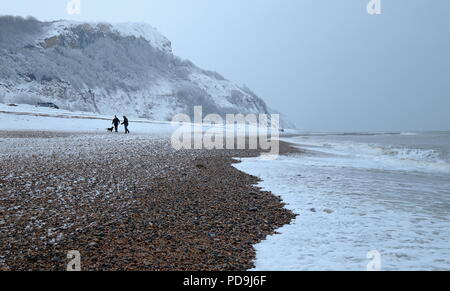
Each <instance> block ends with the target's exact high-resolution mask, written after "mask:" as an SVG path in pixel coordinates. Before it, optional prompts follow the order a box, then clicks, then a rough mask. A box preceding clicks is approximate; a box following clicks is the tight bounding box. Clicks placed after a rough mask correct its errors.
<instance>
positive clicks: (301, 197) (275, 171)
mask: <svg viewBox="0 0 450 291" xmlns="http://www.w3.org/2000/svg"><path fill="white" fill-rule="evenodd" d="M286 141H289V142H292V143H295V144H296V145H297V146H298V147H299V148H301V149H303V150H305V153H304V154H299V155H295V156H282V157H280V158H279V159H278V160H276V161H264V160H260V159H244V160H243V163H241V164H238V165H236V167H238V168H239V169H241V170H244V171H246V172H249V173H251V174H254V175H256V176H259V177H261V178H262V179H263V182H261V184H260V186H262V187H263V188H264V189H266V190H270V191H272V192H273V193H275V194H277V195H281V196H282V198H283V200H284V201H285V202H286V203H288V206H287V207H288V208H289V209H291V210H293V211H294V212H295V213H297V214H299V216H298V217H297V219H296V221H295V222H294V223H292V224H291V225H288V226H285V227H283V228H282V229H281V230H280V233H281V234H280V235H274V236H271V237H269V238H268V240H266V241H263V242H262V243H260V244H259V245H257V246H256V249H257V262H256V269H257V270H336V269H337V270H366V266H367V264H368V263H369V259H368V258H367V253H368V252H370V251H374V250H375V251H378V252H379V253H380V254H381V262H382V270H450V241H449V238H450V132H405V133H376V134H375V133H357V134H355V133H353V134H309V135H304V136H298V137H293V138H287V139H286Z"/></svg>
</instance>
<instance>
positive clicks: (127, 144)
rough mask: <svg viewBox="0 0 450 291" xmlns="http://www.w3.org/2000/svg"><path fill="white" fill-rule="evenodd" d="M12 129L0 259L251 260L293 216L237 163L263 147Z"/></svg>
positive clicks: (53, 265) (225, 266)
mask: <svg viewBox="0 0 450 291" xmlns="http://www.w3.org/2000/svg"><path fill="white" fill-rule="evenodd" d="M10 135H12V137H11V136H9V137H8V134H6V136H5V134H4V133H3V134H1V135H0V138H2V142H0V149H1V150H2V152H3V155H2V156H1V158H0V164H1V170H0V184H1V185H2V187H1V190H0V195H1V201H0V206H1V209H2V212H4V213H5V215H4V218H2V219H3V220H4V221H3V222H2V224H1V225H0V229H1V230H2V232H1V238H2V239H1V242H0V250H1V253H2V256H3V257H2V259H1V260H0V269H1V270H59V271H63V270H65V268H66V265H67V263H68V260H67V259H66V256H67V252H68V251H71V250H78V251H80V253H81V263H82V269H83V270H108V271H114V270H132V271H135V270H177V271H178V270H188V271H244V270H249V269H252V268H253V267H254V264H253V263H254V261H255V256H256V252H255V249H254V245H255V244H257V243H258V242H260V241H262V240H264V239H265V238H266V237H268V236H269V235H272V234H275V233H276V229H278V228H280V227H282V226H284V225H286V224H289V223H290V222H291V221H292V220H293V219H294V218H295V215H294V214H293V213H292V212H291V211H289V210H287V209H286V208H284V204H283V203H282V202H281V201H280V198H279V197H277V196H275V194H273V193H271V192H266V191H261V189H259V188H258V187H257V186H255V185H256V184H257V183H258V182H259V179H258V178H256V177H254V176H251V175H248V174H246V173H244V172H241V171H238V170H237V169H235V168H234V167H233V166H232V165H233V164H234V163H237V162H238V161H236V160H235V159H233V158H238V157H256V156H258V154H259V152H258V151H248V150H246V151H239V150H236V151H206V150H201V151H178V152H176V151H174V150H172V149H171V147H170V143H169V142H168V141H167V140H166V139H164V138H160V137H154V138H152V137H151V136H149V135H143V136H131V137H130V136H128V137H127V136H123V135H120V136H115V135H107V134H91V135H78V134H73V133H69V134H68V135H67V136H65V135H61V133H53V134H52V133H49V132H47V133H45V134H43V135H42V136H40V133H35V134H32V135H31V136H27V135H26V133H25V136H23V135H24V133H23V132H22V133H20V137H21V138H20V139H18V138H15V137H14V133H10ZM117 143H118V144H117ZM280 149H281V152H282V153H289V152H292V151H297V150H296V149H294V148H292V147H290V146H289V145H288V144H286V143H283V142H281V144H280ZM124 157H126V159H124ZM0 222H1V221H0Z"/></svg>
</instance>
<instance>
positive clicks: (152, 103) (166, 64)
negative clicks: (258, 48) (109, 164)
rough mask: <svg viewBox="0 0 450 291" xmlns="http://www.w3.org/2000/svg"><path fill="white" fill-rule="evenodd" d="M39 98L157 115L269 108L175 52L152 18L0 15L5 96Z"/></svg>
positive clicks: (80, 107)
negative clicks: (46, 19) (136, 21)
mask: <svg viewBox="0 0 450 291" xmlns="http://www.w3.org/2000/svg"><path fill="white" fill-rule="evenodd" d="M38 102H52V103H55V104H56V105H58V106H59V107H60V108H62V109H65V110H69V111H88V112H97V113H99V114H126V115H129V116H133V117H142V118H150V119H156V120H170V119H171V118H172V116H174V115H175V114H177V113H188V114H191V113H192V111H193V107H194V106H196V105H202V106H203V109H204V110H203V111H204V113H205V114H207V113H219V114H222V115H224V114H227V113H243V114H248V113H269V110H268V108H267V106H266V104H265V103H264V101H262V100H261V99H260V98H258V97H257V96H256V95H255V94H254V93H252V91H250V90H249V89H248V88H246V87H240V86H237V85H235V84H233V83H232V82H230V81H228V80H226V79H225V78H223V77H222V76H220V75H219V74H218V73H215V72H210V71H205V70H202V69H200V68H198V67H197V66H195V65H194V64H192V63H191V62H190V61H187V60H182V59H180V58H178V57H176V56H174V55H173V53H172V48H171V43H170V41H169V40H168V39H167V38H166V37H164V36H162V35H161V34H160V33H159V32H158V31H157V30H156V29H155V28H153V27H152V26H150V25H148V24H107V23H80V22H73V21H54V22H40V21H37V20H35V19H23V18H17V17H9V16H8V17H0V103H18V104H31V105H34V104H36V103H38Z"/></svg>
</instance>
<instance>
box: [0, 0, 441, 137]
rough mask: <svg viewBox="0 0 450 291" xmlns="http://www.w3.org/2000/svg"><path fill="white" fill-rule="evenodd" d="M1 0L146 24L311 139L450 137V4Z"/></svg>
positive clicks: (415, 0)
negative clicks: (413, 133) (340, 135)
mask: <svg viewBox="0 0 450 291" xmlns="http://www.w3.org/2000/svg"><path fill="white" fill-rule="evenodd" d="M67 2H69V0H38V1H36V0H14V1H9V0H8V1H6V0H0V14H12V15H22V16H28V15H32V16H34V17H36V18H38V19H40V20H56V19H73V20H80V21H108V22H147V23H150V24H152V25H153V26H155V27H156V28H158V29H159V30H160V31H161V32H162V33H163V34H164V35H166V36H167V37H168V38H169V39H170V40H171V41H172V43H173V48H174V53H175V54H176V55H178V56H180V57H182V58H186V59H190V60H192V61H193V62H194V63H196V64H197V65H199V66H200V67H203V68H205V69H210V70H216V71H218V72H219V73H221V74H222V75H224V76H225V77H227V78H228V79H230V80H232V81H235V82H236V83H238V84H244V83H245V84H247V85H248V86H249V87H250V88H251V89H252V90H254V91H255V93H257V94H258V95H259V96H261V97H262V98H263V99H264V100H265V101H266V102H267V103H268V104H269V106H271V107H273V108H275V109H278V110H280V111H282V112H283V113H285V114H287V115H288V117H289V118H290V119H291V120H293V121H294V122H295V123H296V124H297V125H298V127H299V128H302V129H306V130H312V131H334V130H337V131H349V130H376V131H387V130H396V131H397V130H398V131H405V130H450V31H449V29H450V1H448V0H432V1H430V0H381V3H382V14H381V15H369V14H368V13H367V12H366V5H367V3H368V2H369V0H126V1H125V0H124V1H122V0H115V1H111V0H81V3H82V10H81V14H80V15H69V14H68V13H67V12H66V4H67Z"/></svg>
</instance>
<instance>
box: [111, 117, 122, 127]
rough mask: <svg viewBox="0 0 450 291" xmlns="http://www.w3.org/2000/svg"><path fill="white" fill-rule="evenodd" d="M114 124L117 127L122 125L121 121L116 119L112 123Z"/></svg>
mask: <svg viewBox="0 0 450 291" xmlns="http://www.w3.org/2000/svg"><path fill="white" fill-rule="evenodd" d="M112 123H113V124H114V125H115V126H119V124H120V120H119V118H117V117H116V118H114V119H113V121H112Z"/></svg>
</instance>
